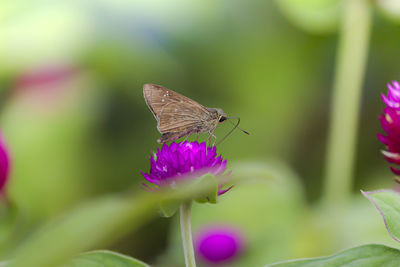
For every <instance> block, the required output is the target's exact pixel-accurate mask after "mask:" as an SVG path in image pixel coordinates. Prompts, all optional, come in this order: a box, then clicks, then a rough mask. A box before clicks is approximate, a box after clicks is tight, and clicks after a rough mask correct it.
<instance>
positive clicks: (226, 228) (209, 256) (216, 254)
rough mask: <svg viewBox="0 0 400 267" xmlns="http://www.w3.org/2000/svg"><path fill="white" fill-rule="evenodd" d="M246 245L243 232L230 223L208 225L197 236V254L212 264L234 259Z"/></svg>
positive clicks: (224, 262)
mask: <svg viewBox="0 0 400 267" xmlns="http://www.w3.org/2000/svg"><path fill="white" fill-rule="evenodd" d="M244 247H245V242H244V238H243V235H242V233H241V232H240V231H239V230H238V229H236V228H234V227H232V226H230V225H214V226H208V227H205V228H204V229H202V230H201V231H199V232H198V233H197V234H196V236H195V250H196V254H197V256H198V257H199V258H200V259H202V260H203V261H205V262H207V263H209V264H212V265H218V264H226V263H228V262H232V261H234V260H235V259H237V258H238V257H239V256H240V254H241V253H242V252H243V250H244Z"/></svg>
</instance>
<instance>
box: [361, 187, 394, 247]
mask: <svg viewBox="0 0 400 267" xmlns="http://www.w3.org/2000/svg"><path fill="white" fill-rule="evenodd" d="M361 192H362V193H363V194H364V196H365V197H366V198H368V199H369V200H370V201H371V202H372V204H374V206H375V207H376V208H377V209H378V211H379V213H380V214H381V215H382V218H383V221H384V223H385V226H386V229H387V230H388V232H389V234H390V236H391V237H392V238H393V239H394V240H396V241H398V242H400V194H399V193H398V192H396V191H393V190H377V191H370V192H363V191H361Z"/></svg>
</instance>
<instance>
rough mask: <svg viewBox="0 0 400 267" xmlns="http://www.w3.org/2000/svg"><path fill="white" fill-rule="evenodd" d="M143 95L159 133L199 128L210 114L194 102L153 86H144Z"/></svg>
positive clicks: (160, 87) (207, 119) (208, 118)
mask: <svg viewBox="0 0 400 267" xmlns="http://www.w3.org/2000/svg"><path fill="white" fill-rule="evenodd" d="M143 95H144V99H145V101H146V104H147V106H148V107H149V108H150V110H151V112H152V113H153V115H154V117H155V118H156V120H157V129H158V130H159V131H160V132H161V133H168V132H183V131H190V129H194V128H201V126H202V125H203V124H204V122H206V121H209V120H210V119H211V115H210V112H209V111H208V110H207V108H205V107H204V106H202V105H200V104H199V103H197V102H196V101H194V100H192V99H190V98H187V97H185V96H183V95H181V94H178V93H176V92H174V91H172V90H169V89H167V88H164V87H162V86H159V85H155V84H145V85H144V86H143Z"/></svg>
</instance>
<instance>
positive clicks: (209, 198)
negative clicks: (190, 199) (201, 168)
mask: <svg viewBox="0 0 400 267" xmlns="http://www.w3.org/2000/svg"><path fill="white" fill-rule="evenodd" d="M195 183H196V184H197V185H199V186H201V184H213V186H212V188H211V189H210V190H209V191H208V192H207V193H206V194H204V196H202V197H200V198H197V199H196V201H197V202H198V203H207V202H208V203H213V204H216V203H217V197H218V182H217V179H216V178H215V176H214V175H211V174H206V175H204V176H203V177H201V178H199V179H196V181H195Z"/></svg>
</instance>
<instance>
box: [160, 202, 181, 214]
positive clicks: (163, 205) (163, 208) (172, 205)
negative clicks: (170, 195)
mask: <svg viewBox="0 0 400 267" xmlns="http://www.w3.org/2000/svg"><path fill="white" fill-rule="evenodd" d="M179 205H180V201H178V200H169V199H168V200H163V201H160V205H159V208H160V215H161V216H162V217H165V218H169V217H171V216H173V215H174V214H175V213H176V211H177V210H178V209H179Z"/></svg>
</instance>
